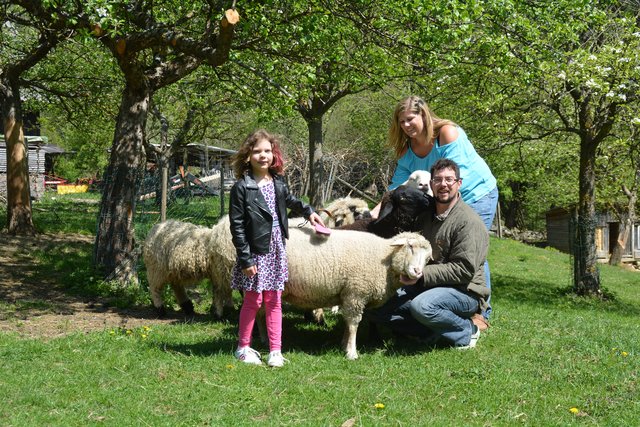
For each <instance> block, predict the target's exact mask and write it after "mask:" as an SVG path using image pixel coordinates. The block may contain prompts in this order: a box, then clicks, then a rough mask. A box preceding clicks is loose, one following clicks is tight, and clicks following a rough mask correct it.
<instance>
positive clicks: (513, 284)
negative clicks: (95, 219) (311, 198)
mask: <svg viewBox="0 0 640 427" xmlns="http://www.w3.org/2000/svg"><path fill="white" fill-rule="evenodd" d="M216 200H217V199H216ZM77 254H78V255H77V256H76V257H74V256H68V257H66V258H76V259H75V260H74V261H73V262H72V261H71V259H70V260H69V261H68V264H67V263H65V262H62V263H58V264H55V263H56V261H55V257H51V256H47V255H46V253H41V254H39V255H38V259H39V266H38V268H41V269H42V271H43V272H46V271H47V270H46V268H50V267H52V266H53V267H55V268H54V270H55V271H57V272H58V273H57V274H58V275H60V277H63V276H62V275H63V273H65V272H66V273H67V274H68V275H69V276H70V279H69V283H71V284H73V283H76V284H79V283H83V282H84V283H85V284H86V283H89V284H90V283H92V279H91V277H92V276H91V273H90V271H89V270H88V268H87V267H86V266H85V267H83V262H85V261H86V262H88V261H90V253H88V252H85V250H82V249H81V250H80V251H79V252H77ZM490 263H491V271H492V281H493V287H494V294H493V300H492V302H493V308H494V315H493V317H492V319H491V323H492V327H491V328H490V329H489V330H488V331H487V332H486V333H483V334H482V336H481V338H480V341H479V343H478V346H477V347H476V348H475V349H473V350H469V351H465V352H460V351H455V350H451V349H437V350H427V349H425V348H423V347H421V346H420V345H419V344H417V343H413V342H407V341H397V342H394V341H393V340H387V341H385V343H384V344H383V345H381V346H374V345H371V344H369V343H368V342H367V340H366V332H367V331H366V329H367V328H366V325H363V326H362V328H361V330H360V333H359V336H358V339H359V343H358V349H359V352H360V359H358V360H356V361H348V360H346V359H345V358H344V355H343V353H342V351H340V350H339V342H340V338H341V335H342V328H343V324H342V321H341V319H340V317H339V316H329V325H328V326H327V327H318V326H312V325H308V324H306V323H304V321H303V319H302V315H301V313H300V312H299V311H297V310H295V309H293V308H291V307H285V319H284V334H283V345H284V348H283V350H284V352H285V357H286V358H287V359H289V360H290V363H289V364H287V365H286V366H285V367H284V368H282V369H279V370H273V369H268V368H265V367H255V366H244V365H240V364H238V363H236V361H235V360H234V359H233V357H232V352H233V350H234V348H235V345H236V337H237V330H236V324H235V322H234V321H231V322H228V323H227V322H213V321H208V320H202V321H200V322H197V323H192V324H184V323H176V324H170V325H162V326H155V325H154V326H152V327H151V330H145V329H144V328H138V329H134V330H131V331H130V333H127V331H125V330H121V329H105V330H103V331H99V332H95V333H89V334H79V333H78V334H75V335H71V336H67V337H64V338H56V339H51V340H35V339H25V338H22V337H20V336H19V335H17V334H13V333H2V332H0V366H1V367H2V369H1V370H0V371H1V372H2V375H0V401H1V402H3V403H2V405H0V425H15V426H22V425H47V426H76V425H77V426H80V425H82V426H84V425H98V424H105V425H115V426H120V425H121V426H130V425H154V426H156V425H157V426H164V425H167V426H169V425H171V426H174V425H184V426H194V425H207V426H221V425H224V426H227V425H229V426H239V425H240V426H242V425H265V426H267V425H269V426H272V425H301V426H341V425H355V426H378V425H385V426H386V425H397V426H403V425H406V426H415V425H434V426H450V425H451V426H458V425H460V426H512V425H531V426H566V425H590V426H591V425H593V426H596V425H597V426H630V425H638V422H639V420H640V415H639V414H640V399H639V398H638V396H640V383H639V381H640V378H639V377H640V363H639V358H640V348H639V343H640V325H639V322H638V318H639V315H640V292H638V290H639V287H640V273H638V272H632V271H626V270H623V269H621V268H616V267H610V266H607V265H603V266H601V277H602V282H603V287H604V290H605V293H606V294H607V295H609V296H610V298H609V299H608V300H605V301H601V300H594V299H589V298H582V297H576V296H575V295H573V294H571V293H570V292H568V291H569V289H570V286H571V271H572V269H571V263H570V258H569V257H568V256H567V255H566V254H562V253H559V252H557V251H555V250H549V249H539V248H535V247H531V246H527V245H523V244H521V243H518V242H514V241H509V240H498V239H492V240H491V252H490ZM43 274H44V273H43ZM98 288H99V286H98ZM99 291H100V292H105V293H108V292H109V290H108V289H104V288H103V289H101V290H99ZM203 292H204V291H202V288H201V289H200V290H199V291H198V293H197V294H196V296H197V297H198V300H199V303H198V304H197V305H196V310H197V311H198V312H199V313H205V312H206V310H207V309H208V297H207V296H206V295H204V294H203ZM199 318H205V319H206V317H204V316H199ZM256 347H257V348H258V349H260V350H261V351H262V352H263V354H264V353H265V352H266V349H265V348H264V347H263V346H261V345H260V344H256ZM376 404H382V405H384V407H378V408H377V407H376ZM378 406H381V405H378ZM572 408H575V409H574V411H575V412H576V413H573V412H571V409H572Z"/></svg>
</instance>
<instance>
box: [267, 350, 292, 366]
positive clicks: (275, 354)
mask: <svg viewBox="0 0 640 427" xmlns="http://www.w3.org/2000/svg"><path fill="white" fill-rule="evenodd" d="M284 362H288V360H287V359H285V358H284V357H283V356H282V353H281V352H280V350H276V351H272V352H271V353H269V360H267V365H269V366H271V367H272V368H282V367H283V366H284Z"/></svg>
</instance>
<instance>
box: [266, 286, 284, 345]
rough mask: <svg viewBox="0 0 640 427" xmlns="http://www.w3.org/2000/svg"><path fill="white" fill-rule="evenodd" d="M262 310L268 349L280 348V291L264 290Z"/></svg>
mask: <svg viewBox="0 0 640 427" xmlns="http://www.w3.org/2000/svg"><path fill="white" fill-rule="evenodd" d="M263 295H264V311H265V317H266V321H267V334H268V335H269V350H270V351H278V350H280V349H281V348H282V291H264V292H263Z"/></svg>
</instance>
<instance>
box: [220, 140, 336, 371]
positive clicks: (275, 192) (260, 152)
mask: <svg viewBox="0 0 640 427" xmlns="http://www.w3.org/2000/svg"><path fill="white" fill-rule="evenodd" d="M232 165H233V171H234V174H235V176H236V178H237V179H238V180H237V181H236V183H235V184H234V186H233V187H232V188H231V204H230V207H229V218H230V220H231V235H232V237H233V244H234V246H235V248H236V253H237V261H236V265H235V266H234V268H233V275H232V279H231V287H232V288H233V289H237V290H240V291H242V292H243V294H244V298H243V302H242V308H241V310H240V322H239V323H240V325H239V341H238V348H237V350H236V352H235V356H236V358H237V359H238V360H240V361H242V362H244V363H251V364H255V365H260V364H262V362H261V360H260V354H259V353H258V352H257V351H256V350H254V349H252V348H251V347H250V346H249V345H250V344H251V333H252V330H253V324H254V322H255V318H256V313H257V312H258V309H259V308H260V306H261V305H262V303H263V302H264V305H265V313H266V321H267V333H268V335H269V350H270V353H269V359H268V361H267V364H268V365H269V366H272V367H281V366H283V365H284V362H285V359H284V358H283V357H282V353H281V345H282V306H281V296H282V291H283V290H284V284H285V282H286V281H287V280H288V279H289V270H288V268H287V254H286V252H285V248H284V246H285V243H284V240H285V238H288V237H289V229H288V222H287V208H290V209H292V210H294V211H297V212H298V213H301V214H303V215H304V217H305V218H307V219H308V220H309V222H311V224H312V225H315V224H316V222H317V223H319V224H321V225H323V226H324V223H323V222H322V219H320V216H319V215H318V214H316V213H315V212H314V211H313V209H312V208H311V206H309V205H307V204H305V203H303V202H302V201H300V200H298V199H297V198H296V197H294V196H293V195H291V194H290V193H289V189H288V187H287V185H286V184H285V181H284V178H283V177H282V173H283V169H284V163H283V159H282V153H281V151H280V148H279V141H278V139H277V138H276V137H275V136H274V135H271V134H270V133H268V132H267V131H265V130H257V131H255V132H254V133H252V134H251V135H249V136H248V137H247V139H246V140H245V141H244V142H243V143H242V146H241V147H240V149H239V150H238V153H237V154H235V155H234V156H233V159H232Z"/></svg>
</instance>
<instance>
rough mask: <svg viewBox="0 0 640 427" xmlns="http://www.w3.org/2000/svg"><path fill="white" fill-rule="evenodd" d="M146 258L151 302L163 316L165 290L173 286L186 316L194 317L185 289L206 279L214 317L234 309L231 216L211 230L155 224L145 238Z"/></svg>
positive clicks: (174, 224) (233, 260) (172, 222)
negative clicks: (168, 286) (208, 283)
mask: <svg viewBox="0 0 640 427" xmlns="http://www.w3.org/2000/svg"><path fill="white" fill-rule="evenodd" d="M143 259H144V263H145V266H146V269H147V280H148V281H149V292H150V293H151V299H152V301H153V305H154V307H155V308H156V310H157V311H158V313H159V314H160V315H164V314H165V308H164V301H163V298H162V291H163V289H164V287H165V285H166V284H171V288H172V289H173V292H174V294H175V296H176V300H177V301H178V304H180V307H181V308H182V310H183V311H184V313H185V314H186V315H189V316H193V314H194V310H193V303H192V302H191V300H190V299H189V298H188V296H187V293H186V290H185V287H186V286H191V285H194V284H196V283H198V282H200V281H201V280H203V279H209V281H210V282H211V286H212V293H213V304H212V305H211V314H212V315H214V316H215V317H217V318H221V317H222V316H223V314H224V308H225V307H233V299H232V291H231V287H230V283H231V270H232V268H233V265H234V264H235V261H236V252H235V249H234V247H233V243H232V241H231V232H230V231H229V217H228V216H225V217H223V218H222V219H221V220H220V221H219V222H218V223H217V224H216V225H214V226H213V227H212V228H207V227H202V226H197V225H194V224H190V223H186V222H181V221H175V220H168V221H165V222H162V223H159V224H156V225H155V226H153V228H152V229H151V231H150V232H149V234H148V235H147V238H146V239H145V242H144V247H143Z"/></svg>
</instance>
